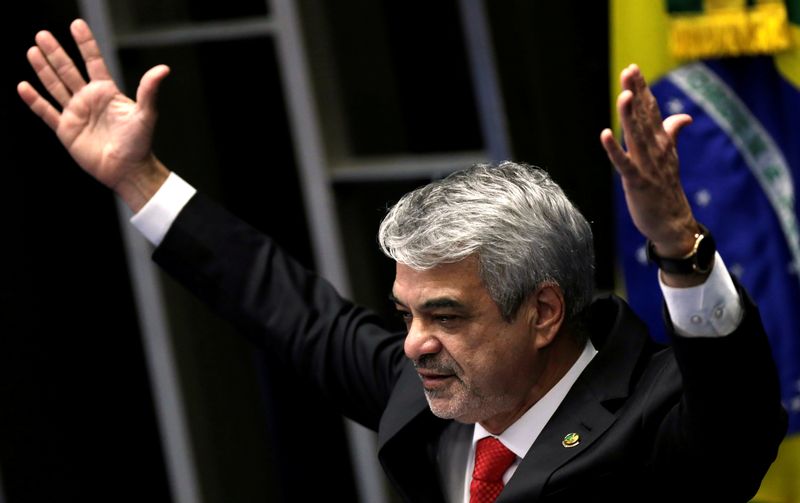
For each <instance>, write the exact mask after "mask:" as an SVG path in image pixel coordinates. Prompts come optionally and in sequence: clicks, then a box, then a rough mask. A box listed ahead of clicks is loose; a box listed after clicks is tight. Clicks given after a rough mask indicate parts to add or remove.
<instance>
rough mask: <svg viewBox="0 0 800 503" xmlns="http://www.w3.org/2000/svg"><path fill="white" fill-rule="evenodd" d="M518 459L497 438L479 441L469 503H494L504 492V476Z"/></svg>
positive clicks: (476, 448)
mask: <svg viewBox="0 0 800 503" xmlns="http://www.w3.org/2000/svg"><path fill="white" fill-rule="evenodd" d="M516 459H517V456H516V454H514V453H513V452H511V451H509V450H508V448H507V447H506V446H505V445H503V444H502V443H501V442H500V441H499V440H497V439H496V438H494V437H486V438H482V439H480V440H478V445H477V446H476V447H475V470H474V471H473V472H472V482H471V483H470V485H469V503H494V500H496V499H497V497H498V496H499V495H500V491H502V490H503V474H504V473H505V472H506V470H508V467H509V466H511V464H512V463H514V461H515V460H516Z"/></svg>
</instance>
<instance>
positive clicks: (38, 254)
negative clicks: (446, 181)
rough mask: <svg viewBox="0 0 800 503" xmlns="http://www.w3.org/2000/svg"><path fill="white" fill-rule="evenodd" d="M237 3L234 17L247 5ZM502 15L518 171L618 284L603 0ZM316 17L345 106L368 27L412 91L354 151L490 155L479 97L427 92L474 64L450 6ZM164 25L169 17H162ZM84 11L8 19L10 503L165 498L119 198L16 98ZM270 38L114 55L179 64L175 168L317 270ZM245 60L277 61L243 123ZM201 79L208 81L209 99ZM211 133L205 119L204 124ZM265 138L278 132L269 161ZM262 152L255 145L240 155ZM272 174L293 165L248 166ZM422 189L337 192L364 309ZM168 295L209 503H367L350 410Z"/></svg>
mask: <svg viewBox="0 0 800 503" xmlns="http://www.w3.org/2000/svg"><path fill="white" fill-rule="evenodd" d="M157 3H158V2H155V3H154V5H156V4H157ZM227 3H228V4H230V5H232V6H233V7H231V9H233V10H235V6H236V5H237V2H233V1H232V0H229V2H227ZM244 3H247V2H244ZM250 3H252V2H250ZM211 4H212V2H191V5H192V9H190V10H191V13H192V16H194V18H195V19H203V16H209V17H210V16H213V14H208V11H210V10H213V9H211V7H208V6H209V5H211ZM430 4H435V6H434V5H430ZM486 4H487V9H488V14H489V18H490V24H491V29H492V36H493V43H494V45H495V49H496V58H497V62H498V65H499V71H500V78H501V86H502V91H503V95H504V99H505V106H506V111H507V114H508V121H509V126H510V131H511V136H512V150H513V153H514V158H515V160H519V161H524V162H529V163H533V164H537V165H540V166H543V167H546V168H548V169H549V170H550V171H551V173H552V174H553V176H554V177H555V178H556V180H557V181H558V182H559V183H561V184H562V186H563V187H564V188H565V190H566V191H567V193H568V194H570V195H571V196H572V197H573V199H574V200H575V201H576V203H577V205H578V206H579V207H580V208H581V209H582V211H583V212H584V213H585V214H586V216H587V218H588V219H589V220H590V221H591V222H592V225H593V228H594V232H595V236H596V241H597V262H598V270H597V284H598V287H599V288H600V289H611V288H612V287H613V280H612V278H613V267H612V266H613V250H612V248H611V243H612V241H613V240H612V239H611V238H612V235H611V234H612V218H611V171H610V168H609V165H608V162H607V161H606V159H605V157H604V154H603V152H602V149H601V147H600V145H599V141H598V136H599V132H600V130H601V129H602V128H603V127H605V126H607V125H608V124H610V118H609V116H608V110H609V106H608V96H609V91H608V75H607V74H608V59H607V58H608V56H607V45H608V44H607V39H608V36H607V14H606V9H607V5H606V2H588V3H586V2H578V1H577V0H565V1H562V2H550V1H539V2H537V1H504V2H486ZM305 5H306V8H309V6H311V7H317V8H320V9H327V10H325V11H324V13H323V16H324V17H326V18H327V19H330V21H331V26H332V28H331V31H332V32H333V33H334V35H336V34H338V36H337V37H336V40H337V41H338V42H337V43H338V44H339V45H338V46H337V47H335V48H334V50H335V51H338V54H340V55H341V61H340V62H339V63H340V66H341V68H342V74H343V76H342V82H343V83H344V84H345V85H344V86H343V88H342V89H340V92H341V96H342V101H343V103H345V105H344V106H345V107H348V106H357V105H358V103H359V100H363V99H366V97H368V96H367V94H368V93H369V92H370V91H369V89H370V86H369V85H368V84H369V82H364V80H363V79H361V78H353V79H351V80H348V78H347V67H348V65H352V68H353V72H356V71H357V69H358V68H359V67H361V66H360V65H362V63H363V62H362V61H360V60H359V58H368V57H369V56H370V52H369V51H370V49H369V48H365V47H363V46H359V45H358V43H357V40H356V39H353V38H348V37H349V36H350V35H349V34H351V33H353V32H355V31H357V30H366V29H368V28H369V27H370V26H372V27H373V28H372V29H373V30H379V29H385V30H386V32H387V33H389V35H388V36H387V40H388V41H389V42H387V45H386V47H384V48H382V49H380V48H373V49H371V50H373V51H379V50H383V51H385V52H382V53H380V54H384V55H385V54H389V56H386V57H385V58H384V57H382V58H378V59H380V60H381V61H383V62H384V63H380V61H379V62H377V63H375V64H376V66H380V65H381V64H385V65H387V66H386V69H385V72H386V75H390V74H391V75H392V76H393V80H392V81H391V82H392V85H393V86H396V88H395V89H394V91H392V93H391V94H392V96H393V97H392V103H393V106H394V108H393V111H392V110H389V108H390V107H387V108H385V109H383V110H384V112H385V113H386V114H389V116H391V114H394V116H396V117H400V118H401V119H400V120H399V121H395V122H391V121H388V120H387V121H386V124H385V125H384V126H383V127H364V126H363V124H373V125H374V124H375V122H374V121H377V120H380V117H376V116H374V115H375V114H374V110H370V109H367V108H366V107H365V108H364V109H362V110H357V111H356V112H354V113H352V114H351V115H350V117H353V120H352V121H351V123H350V124H349V126H348V130H349V131H350V132H351V133H352V134H353V138H356V140H351V144H350V145H349V148H350V150H351V151H352V152H356V153H374V152H387V151H393V150H403V151H409V152H426V151H432V150H435V149H458V148H480V147H481V145H480V139H479V137H478V132H477V127H476V125H475V118H474V115H475V111H474V110H470V109H469V108H468V107H467V108H465V107H463V106H460V105H459V103H462V102H463V100H465V99H468V96H467V97H465V96H461V95H460V94H459V93H461V94H465V95H466V94H469V93H468V92H467V91H470V87H469V85H468V83H466V84H464V86H463V87H454V86H452V85H447V84H446V81H444V80H441V79H438V78H431V75H434V76H435V75H439V74H441V78H442V79H445V78H447V76H448V75H449V76H450V77H451V78H452V76H453V75H456V76H458V78H459V79H460V78H461V76H462V74H464V73H465V72H466V70H465V68H466V66H465V65H466V60H465V58H464V56H463V54H461V53H459V52H458V50H457V49H453V47H455V46H457V44H458V41H459V40H460V37H461V35H462V34H461V33H460V32H459V30H460V28H459V24H458V19H457V16H455V15H454V12H455V8H456V6H455V2H441V3H437V2H427V3H426V2H408V3H404V6H405V7H403V8H400V7H398V6H397V5H398V4H397V3H394V2H389V1H388V0H387V1H384V2H381V1H378V0H375V1H373V2H368V1H361V2H341V3H335V2H324V1H320V2H306V3H305ZM207 7H208V8H207ZM243 8H244V9H245V10H246V7H243ZM370 9H372V12H373V15H374V16H378V17H380V19H382V20H383V21H384V22H385V24H383V25H380V26H378V25H374V24H367V25H366V26H365V25H363V18H360V17H359V16H363V15H365V14H364V13H365V12H366V11H368V10H370ZM152 12H153V13H154V14H153V15H158V10H157V9H156V10H153V11H152ZM415 13H421V14H423V15H415ZM77 16H78V8H77V5H76V4H75V3H74V2H71V1H58V0H48V1H42V0H37V1H28V2H18V3H15V4H14V7H13V8H12V9H11V15H9V16H8V17H7V18H6V23H5V24H6V28H5V30H4V39H5V40H4V43H3V45H2V50H3V54H2V61H3V65H4V67H5V69H4V71H3V72H2V75H3V77H2V85H1V86H0V100H2V109H1V110H2V119H1V120H0V124H2V128H3V129H2V141H3V148H2V152H3V153H4V154H5V155H4V161H3V162H2V166H3V168H4V170H3V171H4V175H5V176H4V182H3V184H2V187H3V189H4V190H3V193H4V196H3V197H2V198H0V201H2V205H3V206H2V213H0V214H2V215H3V216H4V222H5V225H4V226H3V238H2V243H3V246H1V247H0V250H2V254H3V255H2V262H0V263H2V264H3V265H4V267H3V278H2V281H0V318H1V319H0V372H2V374H1V375H0V478H1V479H2V493H3V496H4V497H5V499H6V501H7V502H9V503H17V502H27V501H31V502H45V501H47V502H49V501H59V502H63V501H81V502H84V501H171V495H170V489H169V484H168V476H167V472H166V468H165V462H164V459H163V456H162V451H161V449H162V445H161V440H160V438H159V431H158V425H157V421H156V413H155V409H154V405H153V398H152V394H151V391H150V390H151V383H150V382H149V380H148V372H147V368H146V362H145V359H144V354H143V348H142V341H141V335H140V331H139V326H138V322H137V314H136V311H135V309H136V308H135V304H134V301H133V296H132V290H131V282H130V278H129V275H128V269H127V266H126V258H125V252H124V247H123V242H122V237H121V234H120V228H119V223H118V217H117V213H116V212H117V210H116V207H115V202H114V197H113V196H112V195H111V194H110V193H109V192H108V191H107V190H105V189H104V188H103V187H101V186H100V185H99V184H97V183H96V182H94V181H93V180H91V179H90V178H89V177H88V176H87V175H85V174H84V173H82V171H81V170H80V169H79V168H77V167H76V166H75V164H74V162H73V161H72V160H71V159H70V158H69V157H68V156H67V155H66V154H65V153H64V151H63V150H62V148H61V146H60V144H59V143H58V141H57V140H56V138H55V137H54V135H53V134H52V133H51V132H50V131H49V130H48V129H47V128H46V126H44V125H43V124H42V123H41V122H40V121H39V120H38V118H36V117H35V116H33V114H31V113H30V112H29V111H28V110H27V108H26V107H25V106H24V104H23V103H22V102H21V100H19V98H18V97H17V95H16V91H15V86H16V83H17V82H18V81H19V80H22V79H26V80H31V81H33V79H34V78H35V77H34V75H33V72H32V71H31V70H30V68H29V66H28V64H27V61H26V59H25V52H26V50H27V48H28V47H29V46H30V45H31V44H32V43H33V36H34V34H35V33H36V31H37V30H38V29H42V28H45V29H49V30H51V31H53V32H54V34H55V35H56V36H57V38H59V40H62V41H65V42H66V41H68V40H70V37H69V32H68V25H69V22H70V21H71V20H72V19H74V18H75V17H77ZM409 26H412V27H414V28H415V29H417V30H419V31H420V32H421V33H436V34H437V40H438V41H439V43H438V45H437V46H436V47H438V48H439V49H438V51H439V52H437V50H436V49H434V48H432V47H428V46H427V44H428V42H426V40H428V39H427V38H425V37H422V36H419V37H417V36H409V33H408V31H409ZM271 44H272V43H271V42H270V41H269V40H253V41H246V42H227V43H224V44H221V45H220V44H217V45H213V46H211V45H202V44H198V45H197V46H192V47H184V48H177V49H171V50H167V49H153V50H136V51H121V53H120V58H121V61H122V62H123V64H124V65H125V68H124V72H125V74H126V80H127V81H129V82H127V84H128V85H129V86H131V85H133V83H135V82H136V81H137V80H138V76H139V75H140V74H141V73H142V71H143V70H144V69H146V68H147V67H149V66H151V65H152V64H155V63H159V62H168V63H169V64H170V65H171V66H172V68H173V74H172V75H171V76H170V77H169V79H168V81H167V82H166V83H165V86H164V89H163V92H162V95H161V97H160V102H161V103H164V104H167V105H166V106H167V109H168V110H169V113H165V112H164V108H162V118H161V122H160V125H159V130H158V131H157V137H156V149H157V152H159V155H160V156H161V157H162V158H163V159H164V160H165V161H166V162H167V164H168V165H169V166H170V167H172V168H173V169H176V170H177V171H179V172H180V173H181V174H182V175H183V176H184V177H185V178H187V179H188V180H189V181H190V182H192V183H193V184H194V185H196V186H197V187H199V188H200V189H201V190H203V191H204V192H207V193H209V194H211V195H212V196H213V197H215V198H217V199H219V200H221V201H222V202H223V203H224V204H225V205H226V206H228V207H229V208H230V209H232V210H233V211H234V212H236V213H238V214H239V215H241V216H243V217H244V218H245V219H247V220H248V221H250V222H251V223H253V224H254V225H256V226H258V227H259V228H261V229H263V230H265V231H267V232H269V233H271V234H272V235H274V236H276V238H277V239H278V241H279V242H281V243H282V244H283V246H285V247H286V248H288V249H289V250H290V251H291V252H292V253H293V254H294V255H296V256H297V257H298V258H299V259H300V260H301V261H303V262H304V263H305V264H307V265H309V266H312V265H313V264H312V259H311V256H312V254H311V251H310V245H309V238H308V231H307V224H306V216H305V213H304V209H303V205H302V201H301V196H300V187H299V182H298V180H297V172H296V168H294V166H295V159H294V156H293V154H292V149H291V146H290V145H291V135H290V133H289V131H288V127H287V125H286V118H285V111H284V108H285V103H284V101H283V97H282V91H281V89H280V85H279V81H278V79H277V78H276V76H275V74H276V73H277V72H278V71H279V69H278V68H277V63H276V61H275V58H274V55H273V52H274V47H273V46H272V45H271ZM67 45H68V44H67ZM68 48H69V49H70V50H72V47H71V46H69V45H68ZM248 51H255V52H257V53H263V54H264V57H265V60H264V61H262V62H261V64H263V65H264V67H265V68H266V69H265V70H264V71H263V73H261V74H258V75H255V76H254V77H253V79H252V80H251V81H249V82H247V83H246V85H245V89H244V91H243V92H245V93H248V94H249V93H253V94H256V95H258V97H259V99H258V100H253V101H252V102H250V104H251V105H253V106H255V107H256V108H255V109H252V108H248V109H247V110H241V109H238V108H237V107H236V106H235V103H232V102H231V101H230V100H226V99H225V98H224V97H225V96H230V95H231V94H232V93H233V94H235V93H237V92H242V87H241V85H242V82H241V80H240V79H237V78H236V75H237V72H238V71H239V69H240V68H241V67H242V66H244V65H247V64H248V61H247V60H246V59H236V57H234V56H232V55H236V54H247V53H248ZM73 54H74V52H73ZM372 56H374V54H372ZM443 61H444V62H445V63H443ZM182 65H183V66H185V69H184V68H183V66H182ZM437 72H438V73H437ZM354 74H355V73H354ZM193 75H201V76H202V86H198V85H197V79H196V78H194V79H193ZM442 82H444V83H442ZM129 88H131V87H129ZM376 99H385V96H384V97H379V98H376ZM348 103H349V104H350V105H348ZM434 108H435V109H436V110H437V113H439V114H440V115H439V117H445V118H449V119H450V120H449V121H445V122H439V123H437V122H435V121H431V120H429V115H427V113H426V111H427V110H431V109H434ZM386 110H389V112H386ZM252 114H256V115H260V116H268V117H270V120H269V121H266V122H265V123H261V124H259V125H258V129H254V128H251V127H249V122H245V121H246V120H247V119H248V117H249V116H251V115H252ZM359 118H360V119H361V122H359ZM370 121H373V122H370ZM198 123H201V124H202V125H203V127H202V128H200V129H196V126H197V124H198ZM397 124H400V126H397ZM192 127H195V129H194V130H193V129H191V128H192ZM193 131H194V132H193ZM198 131H199V132H198ZM359 131H361V133H359ZM264 135H268V136H269V138H271V140H270V144H269V145H268V146H267V147H266V148H265V147H263V138H264ZM260 144H262V146H261V147H259V149H260V150H248V149H246V148H242V145H256V146H259V145H260ZM264 149H266V150H268V152H263V150H264ZM265 158H266V161H265ZM264 162H268V163H272V164H275V165H280V166H282V167H286V169H271V170H257V169H251V166H252V165H254V164H258V163H262V164H263V163H264ZM208 165H214V166H216V167H215V168H208V169H206V168H205V166H208ZM425 181H426V180H404V181H396V182H391V183H384V182H377V181H375V182H368V183H367V182H364V183H353V182H337V183H336V186H335V193H336V201H337V207H338V212H339V213H338V216H339V217H340V222H341V225H342V233H343V236H344V241H345V243H346V250H347V252H348V256H349V257H350V266H351V271H352V272H351V274H352V275H353V278H354V279H353V282H354V293H355V296H356V299H357V300H358V301H360V302H363V303H366V304H369V305H372V306H373V307H375V308H377V309H384V307H385V303H384V299H385V293H381V294H380V295H379V292H386V291H388V288H389V285H390V282H391V276H392V270H391V264H390V263H387V262H386V261H385V260H384V259H382V258H381V257H380V255H379V254H378V253H377V251H376V249H375V238H374V235H375V231H376V229H377V222H378V221H379V220H380V217H381V212H382V209H383V208H385V206H386V204H387V202H390V201H392V200H394V199H396V198H397V197H399V195H400V194H402V193H403V192H405V191H407V190H409V189H411V188H413V187H414V186H416V185H418V184H420V183H424V182H425ZM356 261H357V265H358V267H357V268H356V267H354V262H356ZM355 269H358V270H355ZM164 289H165V298H166V302H168V304H169V305H168V310H169V313H170V314H169V315H170V322H171V326H172V331H173V333H174V337H175V339H176V341H175V344H176V346H177V347H179V348H180V353H179V362H178V364H179V366H180V367H181V369H182V372H181V375H182V379H183V381H184V382H183V383H182V384H183V386H184V387H185V390H186V393H187V396H188V397H189V401H188V406H187V407H188V412H189V415H190V417H191V418H192V423H191V437H192V442H193V446H194V448H195V450H196V453H197V458H198V460H199V462H198V466H199V468H200V475H201V477H200V478H201V481H202V488H201V489H202V493H203V497H204V500H205V501H226V502H232V501H264V500H267V499H269V500H270V501H313V500H317V499H321V498H323V497H325V495H327V494H330V493H331V492H332V491H331V487H335V488H336V491H335V493H336V494H337V495H338V497H337V500H343V501H351V500H354V499H355V496H354V494H355V493H354V485H353V481H352V475H351V473H350V470H351V469H350V464H349V461H348V454H347V446H346V442H345V440H344V435H343V432H342V424H341V421H340V420H339V418H338V416H337V415H336V414H335V413H333V412H331V411H330V408H329V407H327V406H326V404H324V403H322V401H321V399H320V397H319V396H318V395H317V394H316V393H315V392H314V391H313V390H310V389H307V388H306V387H305V386H304V385H303V384H302V381H301V380H298V379H294V378H291V376H292V373H291V370H290V369H286V368H284V367H283V366H282V364H281V363H280V362H277V361H274V360H272V359H271V358H270V357H269V356H268V355H265V354H262V353H261V352H260V350H258V349H257V348H254V347H252V346H251V345H249V344H248V343H247V342H244V341H242V340H240V339H239V338H238V337H236V336H235V335H232V330H231V329H230V328H229V327H227V325H225V324H224V323H223V322H221V321H219V320H217V319H216V318H215V317H214V316H213V315H212V314H210V313H207V312H205V310H204V308H203V307H202V306H200V305H199V304H197V303H196V302H195V301H193V300H191V299H190V298H188V297H186V296H185V295H184V294H183V293H182V292H181V291H180V288H179V287H177V286H175V285H174V284H172V283H171V282H170V280H164ZM309 453H313V454H311V455H310V454H309Z"/></svg>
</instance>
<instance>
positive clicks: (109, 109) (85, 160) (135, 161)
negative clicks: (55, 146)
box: [56, 80, 152, 187]
mask: <svg viewBox="0 0 800 503" xmlns="http://www.w3.org/2000/svg"><path fill="white" fill-rule="evenodd" d="M143 115H144V114H143V113H142V112H141V111H140V110H139V108H138V106H137V105H136V103H135V102H134V101H133V100H131V99H130V98H128V97H127V96H125V95H123V94H122V93H121V92H119V90H118V89H117V87H116V86H115V85H114V83H113V82H112V81H110V80H105V81H97V82H90V83H89V84H87V85H86V86H85V87H83V88H82V89H81V90H80V91H79V92H78V93H76V94H74V95H73V96H72V99H71V100H70V102H69V104H68V105H67V107H66V108H64V110H63V111H62V112H61V119H60V120H59V123H58V127H57V128H56V134H57V135H58V138H59V139H60V140H61V142H62V143H63V144H64V146H65V147H66V148H67V150H68V151H69V152H70V154H71V155H72V156H73V157H74V158H75V160H76V161H77V162H78V164H80V165H81V166H82V167H83V169H85V170H86V171H87V172H88V173H90V174H91V175H92V176H94V177H95V178H97V179H98V180H99V181H101V182H102V183H104V184H105V185H107V186H110V187H113V186H115V185H116V183H117V182H118V181H119V178H120V176H122V174H124V173H126V172H127V171H129V170H130V169H133V168H134V167H135V166H137V165H139V164H140V163H141V162H143V161H144V159H145V158H146V157H147V156H148V154H149V152H150V145H151V137H152V124H148V121H147V120H146V118H145V117H143Z"/></svg>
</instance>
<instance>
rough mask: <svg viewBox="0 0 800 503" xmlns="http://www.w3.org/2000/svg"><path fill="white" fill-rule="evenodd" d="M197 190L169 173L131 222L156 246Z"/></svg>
mask: <svg viewBox="0 0 800 503" xmlns="http://www.w3.org/2000/svg"><path fill="white" fill-rule="evenodd" d="M196 192H197V190H195V188H194V187H192V186H191V185H189V184H188V183H186V182H185V181H184V180H183V178H181V177H179V176H178V175H176V174H175V173H170V174H169V176H168V177H167V180H166V181H165V182H164V184H163V185H161V187H160V188H159V189H158V192H156V193H155V195H153V197H151V198H150V200H149V201H147V203H145V205H144V206H143V207H142V209H140V210H139V212H138V213H136V214H135V215H134V216H133V217H131V224H133V226H134V227H136V229H138V230H139V232H141V233H142V234H143V235H144V237H145V238H147V240H148V241H150V242H151V243H152V244H153V245H155V246H158V245H160V244H161V241H162V240H163V239H164V236H166V235H167V231H168V230H169V228H170V226H171V225H172V222H174V221H175V219H176V218H177V217H178V213H180V212H181V210H182V209H183V207H184V206H186V203H188V202H189V199H191V198H192V196H194V195H195V193H196Z"/></svg>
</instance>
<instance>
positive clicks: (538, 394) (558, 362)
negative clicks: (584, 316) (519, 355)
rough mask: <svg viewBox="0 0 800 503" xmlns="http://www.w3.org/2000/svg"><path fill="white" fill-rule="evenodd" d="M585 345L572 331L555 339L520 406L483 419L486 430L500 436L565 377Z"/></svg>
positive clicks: (544, 350) (542, 356)
mask: <svg viewBox="0 0 800 503" xmlns="http://www.w3.org/2000/svg"><path fill="white" fill-rule="evenodd" d="M584 346H585V344H583V343H580V342H578V339H577V338H576V337H573V336H572V335H571V334H567V333H561V334H559V335H558V336H557V337H555V338H554V340H553V342H552V343H551V344H550V345H548V346H546V347H545V348H542V349H541V350H540V351H539V358H540V359H541V360H542V366H541V370H540V371H539V372H538V373H536V375H535V376H533V377H532V381H533V382H532V383H531V390H530V393H528V395H527V396H526V398H525V400H523V401H522V402H520V404H519V406H518V407H515V408H514V409H512V410H510V411H507V412H503V413H501V414H497V415H495V416H492V417H491V418H489V419H486V420H484V421H480V425H481V426H483V427H484V428H485V429H486V431H488V432H489V433H491V434H492V435H500V434H501V433H503V432H504V431H505V430H506V429H507V428H508V427H509V426H511V425H512V424H514V423H515V422H516V421H517V420H518V419H519V418H520V417H522V415H523V414H525V413H526V412H527V411H528V410H529V409H530V408H531V407H533V405H534V404H535V403H536V402H538V401H539V400H540V399H541V398H542V397H543V396H545V395H546V394H547V392H548V391H550V390H551V389H552V388H553V386H555V385H556V384H557V383H558V381H560V380H561V378H562V377H564V375H565V374H566V373H567V372H569V369H571V368H572V366H573V365H574V364H575V362H576V361H577V360H578V357H579V356H580V355H581V353H582V352H583V348H584Z"/></svg>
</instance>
